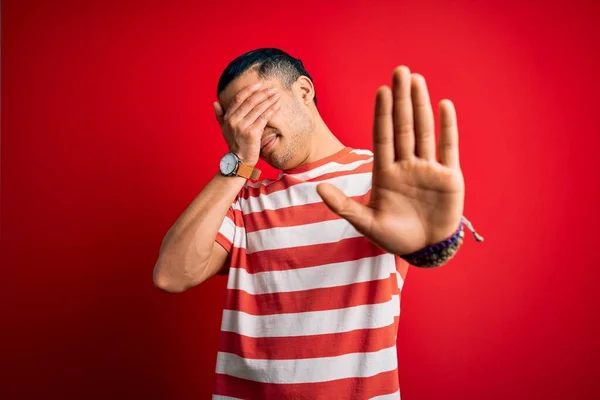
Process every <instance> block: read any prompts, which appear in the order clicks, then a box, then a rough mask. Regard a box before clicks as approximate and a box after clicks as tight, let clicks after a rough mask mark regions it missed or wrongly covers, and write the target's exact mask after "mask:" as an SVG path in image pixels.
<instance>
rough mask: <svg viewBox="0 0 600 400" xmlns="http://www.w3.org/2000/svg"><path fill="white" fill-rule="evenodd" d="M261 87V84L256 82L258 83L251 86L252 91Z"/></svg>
mask: <svg viewBox="0 0 600 400" xmlns="http://www.w3.org/2000/svg"><path fill="white" fill-rule="evenodd" d="M261 86H262V83H261V82H258V83H255V84H254V85H252V89H258V88H259V87H261Z"/></svg>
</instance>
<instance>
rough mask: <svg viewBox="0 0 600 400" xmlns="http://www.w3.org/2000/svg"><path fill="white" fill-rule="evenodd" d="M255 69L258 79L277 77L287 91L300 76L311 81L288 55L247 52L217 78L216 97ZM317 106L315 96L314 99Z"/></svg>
mask: <svg viewBox="0 0 600 400" xmlns="http://www.w3.org/2000/svg"><path fill="white" fill-rule="evenodd" d="M252 67H255V68H256V71H257V72H258V76H259V78H261V79H263V78H266V77H272V76H277V77H278V78H279V79H280V81H281V83H282V85H283V86H284V87H285V88H287V89H289V88H290V87H292V84H293V83H294V82H296V80H297V79H298V78H299V77H301V76H306V77H307V78H308V79H310V80H311V81H312V80H313V79H312V77H311V76H310V74H309V73H308V72H307V71H306V69H305V68H304V65H303V64H302V61H301V60H299V59H297V58H294V57H292V56H290V55H289V54H288V53H286V52H284V51H283V50H280V49H275V48H262V49H256V50H252V51H249V52H247V53H245V54H242V55H241V56H239V57H237V58H236V59H235V60H233V61H232V62H230V63H229V65H227V68H225V70H224V71H223V73H222V74H221V77H220V78H219V84H218V85H217V97H218V96H219V94H221V92H222V91H223V90H225V88H226V87H227V85H229V84H230V83H231V81H233V80H234V79H236V78H238V77H239V76H241V75H242V74H243V73H244V72H246V71H247V70H249V69H250V68H252ZM314 102H315V105H317V95H316V93H315V97H314Z"/></svg>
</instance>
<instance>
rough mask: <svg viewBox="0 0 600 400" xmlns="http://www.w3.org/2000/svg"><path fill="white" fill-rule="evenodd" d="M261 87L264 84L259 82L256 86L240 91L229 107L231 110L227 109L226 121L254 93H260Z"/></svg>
mask: <svg viewBox="0 0 600 400" xmlns="http://www.w3.org/2000/svg"><path fill="white" fill-rule="evenodd" d="M261 86H262V83H261V82H258V83H255V84H254V85H250V86H246V87H245V88H243V89H242V90H240V91H239V92H238V93H237V94H236V95H235V97H234V98H233V101H232V102H231V104H230V105H229V108H228V109H227V112H226V113H225V115H224V119H228V118H229V117H230V116H231V115H232V114H233V113H234V112H236V111H237V109H238V107H240V106H241V105H242V104H243V103H244V101H246V99H247V98H248V97H250V96H251V95H252V94H253V93H255V92H256V91H258V90H259V89H260V88H261Z"/></svg>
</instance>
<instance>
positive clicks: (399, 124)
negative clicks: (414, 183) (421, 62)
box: [392, 66, 415, 160]
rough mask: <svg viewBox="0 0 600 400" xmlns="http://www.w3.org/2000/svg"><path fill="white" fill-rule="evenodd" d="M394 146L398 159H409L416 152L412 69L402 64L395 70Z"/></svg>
mask: <svg viewBox="0 0 600 400" xmlns="http://www.w3.org/2000/svg"><path fill="white" fill-rule="evenodd" d="M392 91H393V94H394V107H393V110H394V111H393V113H394V145H395V146H394V147H395V149H396V160H407V159H410V158H412V157H413V156H414V153H415V136H414V130H413V109H412V101H411V98H410V70H409V69H408V67H405V66H400V67H398V68H396V69H395V70H394V75H393V88H392Z"/></svg>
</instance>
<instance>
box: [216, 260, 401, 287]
mask: <svg viewBox="0 0 600 400" xmlns="http://www.w3.org/2000/svg"><path fill="white" fill-rule="evenodd" d="M390 271H392V272H390ZM394 273H395V274H397V275H398V278H399V276H400V275H399V274H398V273H397V272H395V260H394V255H392V254H382V255H379V256H375V257H366V258H362V259H360V260H354V261H345V262H339V263H333V264H325V265H320V266H317V267H307V268H298V269H289V270H283V271H267V272H257V273H254V274H251V273H248V272H247V271H246V270H245V269H242V268H230V269H229V276H233V278H230V279H229V282H228V284H227V288H228V289H240V290H244V291H245V292H247V293H250V294H253V295H254V294H266V293H281V292H295V291H298V290H310V289H319V288H328V287H335V286H344V285H350V284H353V283H360V282H369V281H375V280H380V279H387V278H389V277H390V274H394Z"/></svg>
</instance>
